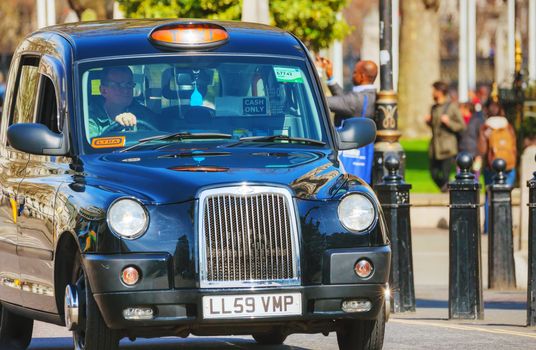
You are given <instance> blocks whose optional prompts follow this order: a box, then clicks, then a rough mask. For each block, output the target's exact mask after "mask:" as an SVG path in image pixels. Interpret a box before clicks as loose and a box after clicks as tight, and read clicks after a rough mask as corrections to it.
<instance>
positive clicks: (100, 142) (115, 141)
mask: <svg viewBox="0 0 536 350" xmlns="http://www.w3.org/2000/svg"><path fill="white" fill-rule="evenodd" d="M125 142H126V140H125V136H114V137H95V138H93V139H92V140H91V147H93V148H116V147H124V146H125Z"/></svg>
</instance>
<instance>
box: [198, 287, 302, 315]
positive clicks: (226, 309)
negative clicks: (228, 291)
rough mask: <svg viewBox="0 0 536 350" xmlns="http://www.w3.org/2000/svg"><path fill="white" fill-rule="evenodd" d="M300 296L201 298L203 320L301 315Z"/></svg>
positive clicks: (289, 294) (268, 295)
mask: <svg viewBox="0 0 536 350" xmlns="http://www.w3.org/2000/svg"><path fill="white" fill-rule="evenodd" d="M301 314H302V305H301V294H300V293H287V294H255V295H221V296H204V297H203V318H205V319H209V318H251V317H276V316H288V315H301Z"/></svg>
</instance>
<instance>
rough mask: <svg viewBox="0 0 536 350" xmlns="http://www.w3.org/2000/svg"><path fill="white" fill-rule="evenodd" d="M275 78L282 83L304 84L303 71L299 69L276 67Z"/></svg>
mask: <svg viewBox="0 0 536 350" xmlns="http://www.w3.org/2000/svg"><path fill="white" fill-rule="evenodd" d="M274 72H275V78H276V79H277V81H278V82H280V83H303V76H302V73H301V70H300V69H298V68H288V67H277V66H274Z"/></svg>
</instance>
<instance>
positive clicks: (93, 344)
mask: <svg viewBox="0 0 536 350" xmlns="http://www.w3.org/2000/svg"><path fill="white" fill-rule="evenodd" d="M73 285H74V286H75V287H76V291H77V299H78V303H79V310H78V311H79V312H78V322H77V325H76V326H75V327H74V330H73V341H74V349H75V350H117V349H118V348H119V335H118V333H117V331H114V330H111V329H110V328H108V326H106V323H105V322H104V319H103V318H102V315H101V313H100V310H99V308H98V306H97V303H96V302H95V299H94V298H93V292H92V291H91V286H90V285H89V281H88V279H87V276H86V273H85V271H84V268H83V267H82V263H81V260H80V255H79V254H77V257H76V259H75V268H74V273H73Z"/></svg>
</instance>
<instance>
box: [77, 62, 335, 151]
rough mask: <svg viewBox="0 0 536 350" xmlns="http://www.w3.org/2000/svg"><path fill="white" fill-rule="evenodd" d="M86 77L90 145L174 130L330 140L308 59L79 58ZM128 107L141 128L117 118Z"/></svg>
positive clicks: (83, 79)
mask: <svg viewBox="0 0 536 350" xmlns="http://www.w3.org/2000/svg"><path fill="white" fill-rule="evenodd" d="M110 64H113V66H112V65H110ZM79 82H80V90H81V94H80V95H81V96H82V103H81V106H80V107H81V112H82V113H81V114H82V124H83V129H84V136H85V143H86V147H87V149H89V150H90V151H91V150H93V151H94V150H96V149H101V148H102V149H107V148H112V149H113V148H119V147H127V146H129V144H133V143H135V142H137V141H138V140H140V139H142V138H146V137H151V136H155V135H162V134H165V133H173V132H190V133H196V132H202V133H225V134H230V135H232V137H233V138H234V139H235V140H233V139H230V140H228V142H236V139H239V138H240V137H250V136H272V135H285V136H289V137H300V138H310V139H314V140H318V141H322V142H326V131H325V126H324V125H323V122H322V119H321V117H320V113H319V107H318V104H317V102H316V99H315V97H314V94H313V91H314V90H313V88H312V86H311V79H310V77H309V74H308V72H307V69H306V66H305V63H304V61H302V60H297V59H286V58H273V57H272V58H268V57H239V56H223V55H222V56H208V55H205V56H197V57H194V56H186V57H184V56H182V57H176V56H174V57H166V58H155V59H147V58H144V59H134V58H132V59H125V60H123V61H117V60H114V61H112V62H110V61H106V62H105V61H103V62H100V61H96V62H91V63H85V64H82V65H80V68H79ZM125 114H128V115H134V116H135V118H136V127H130V126H122V125H120V124H118V123H117V122H116V119H117V118H118V116H120V115H123V116H124V115H125ZM120 118H122V117H120ZM190 142H192V141H190ZM101 146H102V147H101Z"/></svg>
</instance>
